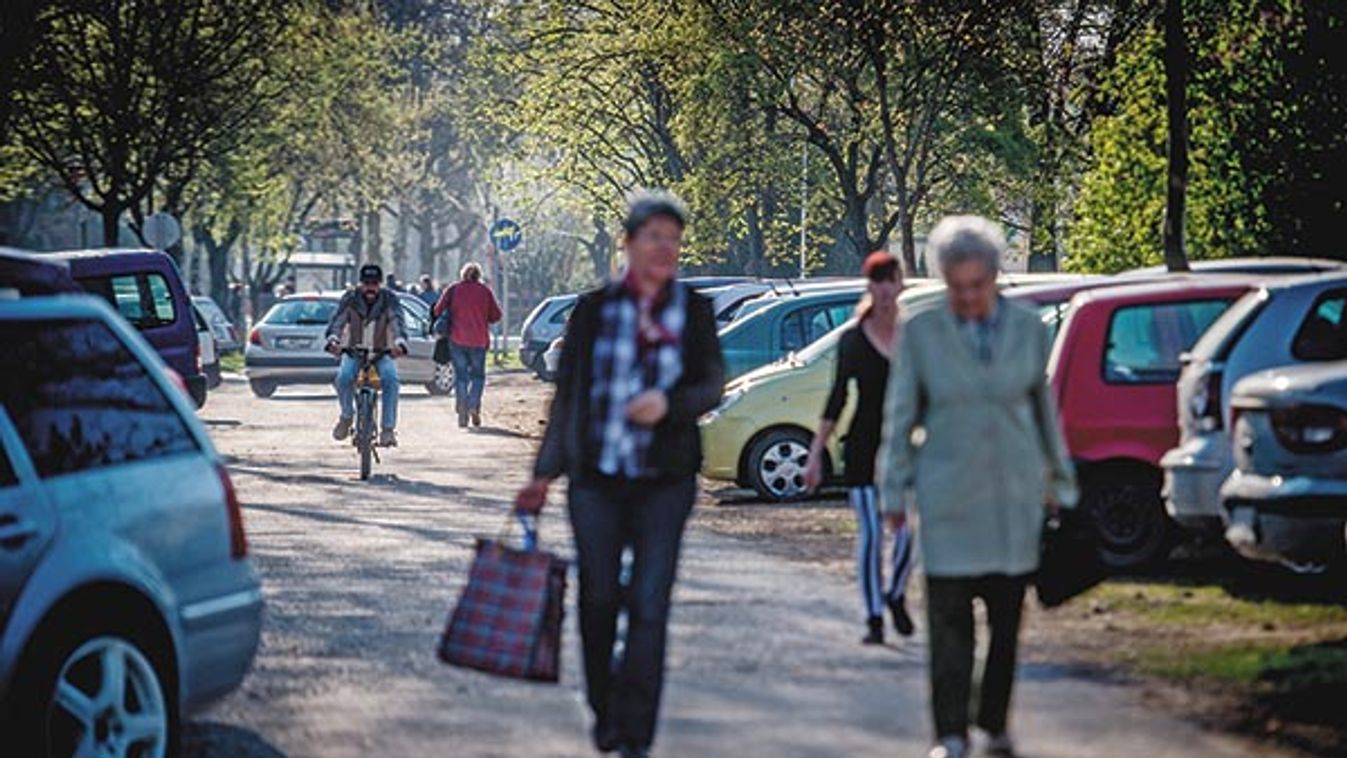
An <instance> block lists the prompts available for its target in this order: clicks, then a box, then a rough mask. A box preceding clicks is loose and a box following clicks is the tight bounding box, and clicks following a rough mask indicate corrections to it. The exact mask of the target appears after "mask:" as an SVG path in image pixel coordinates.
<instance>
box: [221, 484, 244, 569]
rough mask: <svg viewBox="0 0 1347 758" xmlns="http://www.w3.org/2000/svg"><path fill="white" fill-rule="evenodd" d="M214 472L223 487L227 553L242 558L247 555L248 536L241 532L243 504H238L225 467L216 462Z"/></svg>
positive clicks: (237, 498) (237, 497) (232, 556)
mask: <svg viewBox="0 0 1347 758" xmlns="http://www.w3.org/2000/svg"><path fill="white" fill-rule="evenodd" d="M215 472H216V474H218V475H219V477H220V485H221V486H222V487H224V495H225V512H226V513H227V515H228V516H229V555H230V557H231V558H243V557H244V556H246V555H248V536H247V535H246V534H244V532H243V506H242V505H240V504H239V496H238V493H237V492H235V491H234V482H233V480H231V479H230V478H229V472H228V471H227V470H226V469H225V467H224V466H223V465H220V464H216V467H215Z"/></svg>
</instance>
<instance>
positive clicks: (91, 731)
mask: <svg viewBox="0 0 1347 758" xmlns="http://www.w3.org/2000/svg"><path fill="white" fill-rule="evenodd" d="M56 637H57V639H54V640H42V641H39V644H37V645H34V647H33V650H34V653H33V655H35V656H37V657H38V659H37V660H33V661H25V662H24V666H25V669H26V672H30V673H31V677H29V676H25V677H24V680H26V681H24V680H21V681H20V682H19V686H20V691H19V692H18V693H16V694H18V696H19V698H20V700H19V706H18V711H19V712H16V713H15V714H14V716H15V719H16V720H15V722H14V724H13V725H14V727H15V728H16V729H17V730H18V735H19V740H20V744H24V743H27V744H29V745H31V746H32V747H33V748H34V749H33V750H32V751H30V752H28V753H25V755H29V754H31V755H42V756H53V758H56V757H59V758H74V757H75V756H85V755H96V756H108V758H122V757H123V756H126V757H128V758H129V757H131V756H135V757H137V758H141V757H143V758H172V757H173V756H176V755H177V753H178V734H179V728H180V724H179V716H178V705H177V697H176V693H175V692H174V689H173V688H172V687H171V686H169V683H170V682H171V681H173V680H172V677H171V676H170V675H169V672H168V666H167V664H166V663H165V661H166V659H167V658H168V656H170V655H171V651H169V650H165V649H160V648H162V647H163V645H156V644H154V643H153V642H152V641H151V638H150V637H147V636H145V635H144V634H143V633H140V632H137V631H135V630H134V627H133V625H132V624H131V623H126V624H117V623H113V624H106V625H96V626H90V625H83V627H82V628H80V626H79V625H77V626H76V627H75V628H73V629H61V630H59V631H58V632H57V634H56Z"/></svg>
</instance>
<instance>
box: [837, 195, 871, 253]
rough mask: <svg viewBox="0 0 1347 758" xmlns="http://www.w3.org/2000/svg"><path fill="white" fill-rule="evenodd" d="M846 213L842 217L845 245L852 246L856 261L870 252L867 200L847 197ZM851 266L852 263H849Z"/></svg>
mask: <svg viewBox="0 0 1347 758" xmlns="http://www.w3.org/2000/svg"><path fill="white" fill-rule="evenodd" d="M845 202H846V213H845V215H844V216H843V217H842V229H843V237H844V240H843V241H842V242H843V245H844V246H845V247H846V248H850V251H851V254H852V255H853V256H855V258H856V261H857V262H858V263H859V261H861V260H863V259H864V258H865V256H866V255H869V254H870V250H871V243H870V231H869V228H868V223H867V222H868V221H869V217H868V214H867V213H866V210H865V200H864V199H863V198H861V197H859V196H856V197H849V198H846V201H845ZM848 268H850V264H848Z"/></svg>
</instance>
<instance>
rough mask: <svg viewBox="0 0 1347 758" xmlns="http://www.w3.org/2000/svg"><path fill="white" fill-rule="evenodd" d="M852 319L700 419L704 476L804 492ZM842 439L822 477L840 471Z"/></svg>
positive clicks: (771, 491) (917, 295) (850, 403)
mask: <svg viewBox="0 0 1347 758" xmlns="http://www.w3.org/2000/svg"><path fill="white" fill-rule="evenodd" d="M942 292H944V288H943V287H920V288H917V287H913V288H911V289H908V290H907V291H905V292H904V293H903V294H902V295H901V296H899V301H900V302H901V303H902V304H903V307H905V308H913V307H917V306H919V305H920V304H921V303H923V302H932V301H934V300H935V299H936V298H939V297H940V295H941V293H942ZM855 325H856V321H855V319H852V320H850V321H848V322H847V323H845V324H843V325H841V326H839V327H837V328H836V329H834V330H832V331H831V332H828V333H827V334H826V335H824V336H822V337H820V338H819V339H817V340H816V341H814V343H813V344H811V345H809V346H808V347H806V348H804V349H803V350H801V351H799V352H798V353H793V354H792V355H791V356H790V357H788V358H785V359H784V360H780V361H777V362H776V363H773V364H770V365H767V366H763V367H762V368H759V369H757V370H755V371H751V372H749V373H747V374H744V375H743V376H741V377H738V378H736V379H735V380H733V381H731V382H730V383H729V384H727V385H725V397H724V399H722V400H721V402H720V405H719V406H717V407H716V409H715V410H713V411H711V412H710V413H708V414H706V415H705V416H703V417H702V419H701V432H702V452H703V462H702V475H703V476H705V477H706V478H708V479H719V480H723V481H731V482H736V483H738V484H739V486H741V487H752V488H753V489H754V490H757V492H758V494H759V495H761V496H762V497H764V498H766V499H768V500H789V499H791V498H796V497H799V496H801V495H803V494H804V492H805V488H804V467H805V463H806V462H807V460H808V458H809V442H810V440H812V439H813V436H814V429H816V428H817V427H818V420H819V417H820V416H822V415H823V406H824V403H825V402H826V401H827V399H828V390H829V389H830V388H831V387H832V381H833V370H834V369H833V362H834V361H836V359H837V343H838V340H840V339H841V337H842V333H843V332H845V331H846V330H848V329H850V328H851V327H853V326H855ZM854 410H855V399H854V398H848V400H847V404H846V406H845V407H844V408H843V410H842V416H841V418H839V419H838V423H837V428H838V429H847V428H849V426H850V424H851V414H852V412H853V411H854ZM840 436H841V435H833V438H832V439H831V440H830V441H829V442H828V449H827V450H828V456H827V459H826V460H825V461H824V467H823V475H824V480H825V481H826V480H829V479H832V478H834V477H836V476H839V475H840V474H841V473H842V470H841V467H842V455H841V449H842V445H841V442H840V441H839V437H840Z"/></svg>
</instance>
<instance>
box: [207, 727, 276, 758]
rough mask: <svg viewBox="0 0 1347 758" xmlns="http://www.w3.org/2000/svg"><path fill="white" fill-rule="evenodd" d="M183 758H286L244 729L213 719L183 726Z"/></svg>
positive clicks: (254, 734)
mask: <svg viewBox="0 0 1347 758" xmlns="http://www.w3.org/2000/svg"><path fill="white" fill-rule="evenodd" d="M182 742H183V745H182V747H183V749H182V756H183V758H286V756H285V753H282V752H281V751H280V750H277V749H276V747H275V746H273V745H271V744H270V743H268V742H267V741H266V740H264V739H262V738H261V737H259V736H258V735H257V733H255V732H252V731H249V730H247V729H241V728H239V727H237V726H230V725H228V724H217V723H213V722H192V723H189V724H187V725H186V727H185V728H184V729H183V740H182Z"/></svg>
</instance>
